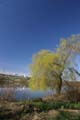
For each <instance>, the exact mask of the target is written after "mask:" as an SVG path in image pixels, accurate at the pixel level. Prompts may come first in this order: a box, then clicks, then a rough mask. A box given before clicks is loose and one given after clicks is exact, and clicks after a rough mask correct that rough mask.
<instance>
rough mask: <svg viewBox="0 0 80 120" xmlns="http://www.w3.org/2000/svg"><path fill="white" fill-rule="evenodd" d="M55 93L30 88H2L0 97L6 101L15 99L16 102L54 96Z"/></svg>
mask: <svg viewBox="0 0 80 120" xmlns="http://www.w3.org/2000/svg"><path fill="white" fill-rule="evenodd" d="M52 93H53V91H51V90H47V91H39V90H38V91H32V90H31V89H30V88H26V87H23V88H0V96H1V97H3V98H4V99H10V98H15V99H16V100H27V99H35V98H42V97H45V96H48V95H52Z"/></svg>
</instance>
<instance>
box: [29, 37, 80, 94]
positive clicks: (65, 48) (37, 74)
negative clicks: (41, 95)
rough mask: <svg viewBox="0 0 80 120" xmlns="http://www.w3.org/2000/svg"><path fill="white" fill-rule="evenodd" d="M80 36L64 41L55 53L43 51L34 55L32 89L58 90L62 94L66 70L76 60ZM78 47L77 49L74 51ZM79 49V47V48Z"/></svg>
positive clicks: (31, 66)
mask: <svg viewBox="0 0 80 120" xmlns="http://www.w3.org/2000/svg"><path fill="white" fill-rule="evenodd" d="M79 38H80V36H79V35H73V36H71V37H70V38H67V39H62V40H61V41H60V44H59V46H58V47H57V48H56V51H55V52H52V51H49V50H41V51H39V52H38V53H37V54H35V55H33V62H32V64H31V65H30V68H31V75H32V77H31V80H30V87H31V88H32V89H33V90H37V89H40V90H46V89H49V88H50V89H54V88H55V89H56V91H57V93H60V91H61V87H62V80H63V74H64V73H65V72H64V71H65V69H68V68H70V67H71V66H72V65H73V64H72V63H73V62H74V60H75V59H73V58H75V53H76V51H77V46H78V45H79V43H80V39H79ZM74 46H76V47H75V48H76V49H73V48H74ZM78 48H79V47H78Z"/></svg>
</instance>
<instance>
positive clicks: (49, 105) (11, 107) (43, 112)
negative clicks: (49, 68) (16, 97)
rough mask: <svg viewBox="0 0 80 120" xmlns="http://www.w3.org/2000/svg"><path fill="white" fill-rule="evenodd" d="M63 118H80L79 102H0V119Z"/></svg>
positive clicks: (46, 119)
mask: <svg viewBox="0 0 80 120" xmlns="http://www.w3.org/2000/svg"><path fill="white" fill-rule="evenodd" d="M76 109H77V110H76ZM65 119H67V120H80V103H69V102H65V103H63V102H44V101H23V102H6V101H5V102H0V120H65Z"/></svg>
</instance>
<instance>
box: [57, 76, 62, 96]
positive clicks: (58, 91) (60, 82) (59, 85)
mask: <svg viewBox="0 0 80 120" xmlns="http://www.w3.org/2000/svg"><path fill="white" fill-rule="evenodd" d="M61 88H62V78H61V76H59V82H58V85H57V89H56V92H57V94H60V93H61Z"/></svg>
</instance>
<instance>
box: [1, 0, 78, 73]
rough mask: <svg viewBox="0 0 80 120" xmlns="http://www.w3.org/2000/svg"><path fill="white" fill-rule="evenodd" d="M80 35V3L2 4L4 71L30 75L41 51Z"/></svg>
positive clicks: (23, 0)
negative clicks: (30, 68) (33, 56)
mask: <svg viewBox="0 0 80 120" xmlns="http://www.w3.org/2000/svg"><path fill="white" fill-rule="evenodd" d="M78 33H80V0H0V71H1V72H9V73H19V74H29V68H28V64H30V63H31V59H32V55H33V54H34V53H37V52H38V51H39V50H40V49H49V50H54V48H55V47H56V45H57V44H59V40H60V38H63V37H68V36H70V35H71V34H78Z"/></svg>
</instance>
